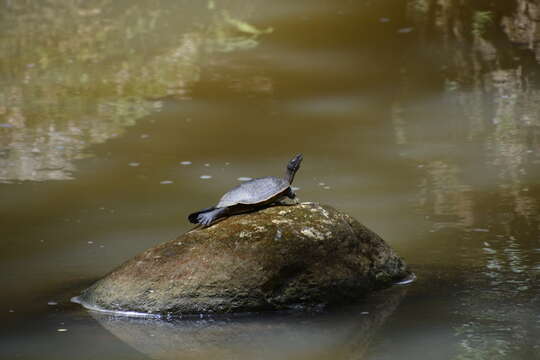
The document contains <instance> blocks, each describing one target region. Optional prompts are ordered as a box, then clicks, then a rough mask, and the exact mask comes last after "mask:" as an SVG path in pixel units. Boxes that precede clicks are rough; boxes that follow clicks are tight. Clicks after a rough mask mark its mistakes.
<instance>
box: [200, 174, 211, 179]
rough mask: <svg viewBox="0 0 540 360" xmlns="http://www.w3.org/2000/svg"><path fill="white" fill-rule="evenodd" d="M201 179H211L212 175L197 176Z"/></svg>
mask: <svg viewBox="0 0 540 360" xmlns="http://www.w3.org/2000/svg"><path fill="white" fill-rule="evenodd" d="M199 177H200V178H201V179H211V178H212V175H201V176H199Z"/></svg>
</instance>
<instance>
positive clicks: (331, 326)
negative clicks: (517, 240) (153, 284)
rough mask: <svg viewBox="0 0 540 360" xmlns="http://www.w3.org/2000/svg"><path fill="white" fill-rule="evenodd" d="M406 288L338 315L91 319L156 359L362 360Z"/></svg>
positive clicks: (96, 315) (98, 315)
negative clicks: (330, 359) (163, 319)
mask: <svg viewBox="0 0 540 360" xmlns="http://www.w3.org/2000/svg"><path fill="white" fill-rule="evenodd" d="M405 291H406V288H404V287H394V288H391V289H388V290H385V291H383V292H381V293H379V294H376V295H375V296H373V297H371V298H370V299H369V301H368V302H367V303H366V304H363V305H362V306H356V307H351V308H349V309H342V310H340V311H339V312H336V313H322V314H311V315H309V314H294V313H284V314H273V315H270V314H268V315H258V316H255V317H246V318H242V317H233V318H231V319H226V318H223V317H222V318H219V317H218V318H215V319H214V318H206V319H197V320H181V321H174V322H165V321H157V320H156V321H154V320H142V319H130V318H121V317H110V316H106V315H102V314H99V313H92V316H93V317H94V318H95V319H96V320H98V321H99V323H100V324H101V325H102V326H103V327H104V328H106V329H107V330H109V331H110V332H111V333H113V334H114V335H115V336H117V337H118V338H119V339H121V340H122V341H124V342H126V343H127V344H129V345H130V346H132V347H133V348H135V349H137V350H138V351H140V352H141V353H144V354H146V355H148V356H150V357H151V358H152V359H180V358H181V359H220V360H226V359H298V358H310V359H313V358H315V359H319V358H320V359H327V358H328V359H329V358H332V359H361V358H363V357H364V355H365V352H366V350H367V348H368V345H369V343H370V341H371V339H372V337H373V335H374V334H375V333H376V332H377V330H378V329H379V328H380V327H381V326H382V325H383V324H384V322H385V320H386V319H387V318H388V317H389V316H390V315H391V314H392V313H393V312H394V310H395V309H396V308H397V307H398V305H399V303H400V301H401V299H402V298H403V296H404V293H405Z"/></svg>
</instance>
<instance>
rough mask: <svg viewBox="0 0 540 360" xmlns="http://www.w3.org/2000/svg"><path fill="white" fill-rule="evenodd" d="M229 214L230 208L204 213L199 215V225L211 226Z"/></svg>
mask: <svg viewBox="0 0 540 360" xmlns="http://www.w3.org/2000/svg"><path fill="white" fill-rule="evenodd" d="M228 212H229V209H228V208H217V209H215V208H214V209H210V210H208V211H203V212H200V213H198V214H197V223H199V224H201V225H202V226H210V225H212V223H213V222H214V221H216V220H217V219H219V218H222V217H224V216H227V214H228Z"/></svg>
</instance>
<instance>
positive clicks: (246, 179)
mask: <svg viewBox="0 0 540 360" xmlns="http://www.w3.org/2000/svg"><path fill="white" fill-rule="evenodd" d="M238 180H239V181H249V180H251V178H250V177H247V176H240V177H239V178H238Z"/></svg>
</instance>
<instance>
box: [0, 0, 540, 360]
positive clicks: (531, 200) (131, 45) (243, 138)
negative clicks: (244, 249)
mask: <svg viewBox="0 0 540 360" xmlns="http://www.w3.org/2000/svg"><path fill="white" fill-rule="evenodd" d="M0 6H1V11H0V30H1V31H0V39H1V41H0V49H1V51H0V69H1V71H0V85H1V86H0V199H1V200H2V205H3V206H2V207H1V208H0V219H1V220H0V222H1V227H2V235H3V236H2V242H1V245H0V249H1V251H0V274H1V275H0V281H1V284H2V286H3V291H2V296H0V319H2V321H3V326H2V330H0V332H1V335H0V354H1V356H0V357H2V358H20V359H37V358H39V359H42V358H51V359H68V358H74V357H77V358H83V359H86V358H87V359H96V358H115V359H145V358H148V357H154V358H171V357H172V358H179V355H178V354H183V356H184V357H185V358H199V359H224V358H235V359H252V358H254V357H255V356H259V357H260V358H276V359H281V358H295V359H300V358H301V359H334V358H344V359H350V358H363V359H403V358H429V359H538V358H540V342H539V341H538V338H539V336H540V315H539V314H540V312H539V309H540V295H539V294H540V292H539V290H540V286H539V285H538V284H539V282H538V277H539V275H540V230H539V229H540V208H539V199H540V181H539V179H540V146H539V145H540V117H539V110H540V91H539V90H540V81H539V80H540V68H539V65H538V63H539V61H540V55H538V54H540V50H539V48H538V47H537V44H538V40H539V39H538V35H537V34H536V32H535V30H534V29H536V28H537V27H538V26H540V25H539V24H538V19H539V18H540V14H538V10H537V8H536V7H535V6H533V4H532V2H529V1H525V0H515V1H507V0H505V1H502V0H501V1H493V2H489V3H488V2H478V3H475V4H470V5H458V4H456V2H453V1H437V2H436V1H431V0H417V1H367V0H366V1H345V0H343V1H332V2H328V1H295V2H286V1H279V2H272V4H271V5H270V4H268V3H267V2H263V1H249V2H246V1H240V0H229V1H209V2H192V1H171V0H158V1H152V2H147V1H114V2H113V1H108V0H105V1H101V2H99V3H92V2H90V3H87V2H79V1H69V2H66V1H47V2H33V1H7V0H6V1H1V2H0ZM299 152H302V153H303V154H304V162H303V164H302V168H301V170H300V171H299V173H298V174H297V176H296V179H295V186H297V187H299V190H298V191H297V192H298V195H299V197H300V199H301V200H302V201H316V202H321V203H326V204H330V205H332V206H335V207H336V208H338V209H341V210H344V211H346V212H348V213H350V214H351V215H352V216H354V217H355V218H357V219H358V220H360V221H361V222H362V223H364V224H365V225H366V226H368V227H370V228H371V229H373V230H374V231H376V232H377V233H379V234H380V235H381V236H382V237H383V238H384V239H386V241H387V242H388V243H390V244H391V245H392V246H393V247H394V248H395V249H396V250H397V251H398V253H399V254H400V255H401V256H403V257H404V258H405V259H406V261H407V262H408V263H409V264H410V265H411V266H412V268H413V269H414V271H415V272H416V274H417V276H418V280H417V282H416V283H414V284H412V285H410V286H408V287H407V288H406V290H401V289H390V290H389V292H388V295H387V296H383V298H384V299H388V301H387V302H385V301H383V300H382V299H381V298H380V297H379V298H378V297H374V298H368V299H366V300H365V301H364V302H360V303H359V304H352V306H353V308H351V309H347V311H345V312H343V311H342V312H337V313H335V312H329V313H324V314H319V315H313V316H307V317H305V318H304V317H302V318H301V319H300V320H299V319H298V318H295V317H294V316H293V317H292V318H291V317H288V316H284V317H279V316H278V317H277V318H276V317H275V316H270V315H265V316H254V317H247V318H245V319H244V320H238V319H229V318H227V319H198V320H197V319H191V320H189V321H186V322H185V323H182V322H174V323H167V324H161V323H140V322H136V323H130V322H129V321H128V320H125V321H124V320H116V319H114V318H112V319H110V318H105V319H103V318H100V319H94V317H93V315H92V314H90V313H88V312H86V311H85V310H83V309H80V308H79V307H78V306H77V305H76V304H70V303H69V298H70V297H71V296H73V295H76V294H77V293H78V292H79V291H80V290H81V289H82V288H84V287H85V286H87V285H88V284H90V283H91V282H93V281H95V280H96V279H98V278H99V277H101V276H103V275H104V274H105V273H107V272H108V271H110V270H111V269H113V268H114V267H115V266H117V265H118V264H120V263H122V262H123V261H125V260H126V259H128V258H130V257H132V256H133V255H135V254H137V253H138V252H140V251H142V250H144V249H146V248H148V247H150V246H153V245H155V244H158V243H160V242H162V241H165V240H169V239H171V238H173V237H175V236H177V235H179V234H181V233H182V232H184V231H187V230H189V229H190V228H191V227H190V224H188V222H187V220H186V216H187V214H188V213H190V212H191V211H193V210H195V209H198V208H201V207H205V206H208V205H211V204H213V203H214V202H215V201H216V200H217V199H219V197H220V195H221V194H222V193H223V192H224V191H226V190H227V189H229V188H230V187H232V186H234V185H236V184H238V183H239V182H240V181H242V180H244V179H245V178H251V177H260V176H266V175H280V174H282V173H283V171H284V167H285V164H286V162H287V160H288V159H289V158H290V157H291V156H292V155H294V154H296V153H299ZM365 313H367V314H365ZM280 316H281V315H280ZM168 327H170V328H168ZM164 329H165V330H164ZM265 329H266V330H265ZM141 334H142V335H141ZM151 334H154V336H151ZM193 334H201V336H202V338H203V339H206V341H202V342H201V341H199V342H196V341H195V340H196V339H198V338H197V336H195V337H194V336H193ZM284 334H285V335H286V336H285V335H284ZM146 335H147V336H146ZM250 336H252V337H250ZM153 339H155V340H153ZM179 339H184V340H185V342H184V343H180V340H179ZM227 339H233V341H230V342H228V341H226V340H227ZM291 339H292V340H291ZM143 340H144V341H143ZM141 341H142V343H141ZM190 341H191V342H190ZM164 344H169V345H170V346H168V347H167V346H164ZM174 344H176V346H173V345H174ZM160 345H163V346H162V347H161V351H160V352H159V353H158V352H156V351H155V350H156V349H159V348H160ZM244 345H245V346H244ZM280 345H281V346H282V348H280ZM186 346H187V348H186ZM82 349H84V350H83V351H81V350H82ZM163 349H165V350H163ZM186 349H188V350H189V351H188V350H186Z"/></svg>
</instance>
